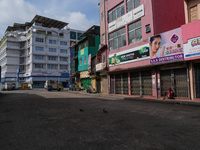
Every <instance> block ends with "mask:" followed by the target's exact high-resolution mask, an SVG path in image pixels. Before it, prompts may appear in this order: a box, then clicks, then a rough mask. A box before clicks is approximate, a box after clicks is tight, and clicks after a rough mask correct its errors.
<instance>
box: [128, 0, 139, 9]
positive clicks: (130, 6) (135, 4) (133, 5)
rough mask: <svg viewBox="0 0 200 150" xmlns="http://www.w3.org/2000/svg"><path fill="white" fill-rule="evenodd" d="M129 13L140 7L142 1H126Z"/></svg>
mask: <svg viewBox="0 0 200 150" xmlns="http://www.w3.org/2000/svg"><path fill="white" fill-rule="evenodd" d="M126 4H127V11H128V12H129V11H131V10H133V9H134V8H136V7H138V6H139V5H140V0H126Z"/></svg>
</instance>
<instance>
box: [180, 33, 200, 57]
mask: <svg viewBox="0 0 200 150" xmlns="http://www.w3.org/2000/svg"><path fill="white" fill-rule="evenodd" d="M183 47H184V57H185V59H191V58H193V57H199V56H200V37H196V38H193V39H190V40H188V42H187V43H186V44H184V45H183Z"/></svg>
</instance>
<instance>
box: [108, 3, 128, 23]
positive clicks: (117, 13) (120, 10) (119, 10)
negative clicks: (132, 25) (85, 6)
mask: <svg viewBox="0 0 200 150" xmlns="http://www.w3.org/2000/svg"><path fill="white" fill-rule="evenodd" d="M123 15H124V3H121V4H120V5H118V6H117V7H115V8H113V9H112V10H110V11H109V12H108V22H109V23H110V22H112V21H114V20H116V19H117V18H119V17H121V16H123Z"/></svg>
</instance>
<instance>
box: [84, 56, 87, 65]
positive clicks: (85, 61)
mask: <svg viewBox="0 0 200 150" xmlns="http://www.w3.org/2000/svg"><path fill="white" fill-rule="evenodd" d="M86 63H87V60H86V56H84V65H86Z"/></svg>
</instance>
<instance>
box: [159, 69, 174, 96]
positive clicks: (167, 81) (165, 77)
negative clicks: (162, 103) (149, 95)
mask: <svg viewBox="0 0 200 150" xmlns="http://www.w3.org/2000/svg"><path fill="white" fill-rule="evenodd" d="M160 80H161V95H162V96H164V93H165V92H166V91H168V90H169V88H172V87H171V70H162V71H160Z"/></svg>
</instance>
